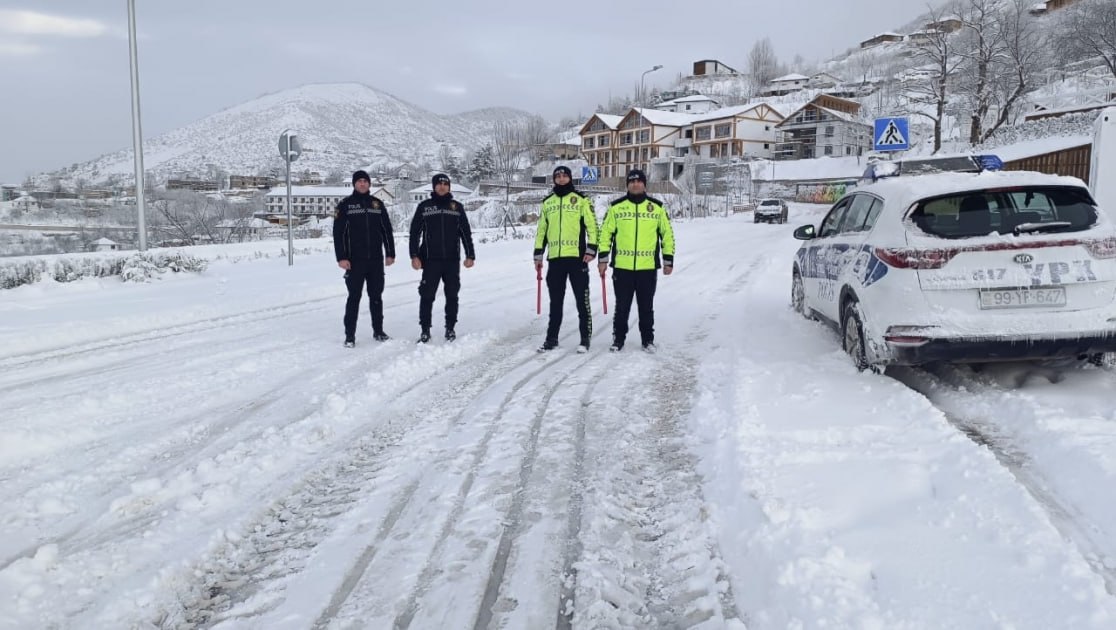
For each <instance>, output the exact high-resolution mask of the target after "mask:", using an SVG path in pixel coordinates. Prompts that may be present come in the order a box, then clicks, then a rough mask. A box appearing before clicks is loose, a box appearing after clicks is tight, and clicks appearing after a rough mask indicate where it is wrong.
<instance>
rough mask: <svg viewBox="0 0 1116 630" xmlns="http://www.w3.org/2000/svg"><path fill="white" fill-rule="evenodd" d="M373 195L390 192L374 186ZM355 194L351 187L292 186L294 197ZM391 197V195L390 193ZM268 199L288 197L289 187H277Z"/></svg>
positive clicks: (370, 190) (268, 194) (269, 194)
mask: <svg viewBox="0 0 1116 630" xmlns="http://www.w3.org/2000/svg"><path fill="white" fill-rule="evenodd" d="M369 192H371V193H372V194H373V195H375V194H378V193H380V192H388V191H387V189H386V188H384V187H383V186H373V187H371V188H370V189H369ZM351 194H353V188H352V187H351V186H291V196H292V197H338V198H341V197H348V196H349V195H351ZM388 194H389V195H390V194H391V193H390V192H388ZM267 196H268V197H286V196H287V187H286V186H276V187H275V188H272V189H271V191H270V192H268V193H267Z"/></svg>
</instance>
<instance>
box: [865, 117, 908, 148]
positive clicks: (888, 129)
mask: <svg viewBox="0 0 1116 630" xmlns="http://www.w3.org/2000/svg"><path fill="white" fill-rule="evenodd" d="M875 127H876V129H875V133H874V134H872V150H874V151H906V150H907V149H909V148H911V135H910V121H909V120H908V119H907V118H905V117H892V118H877V119H876V125H875Z"/></svg>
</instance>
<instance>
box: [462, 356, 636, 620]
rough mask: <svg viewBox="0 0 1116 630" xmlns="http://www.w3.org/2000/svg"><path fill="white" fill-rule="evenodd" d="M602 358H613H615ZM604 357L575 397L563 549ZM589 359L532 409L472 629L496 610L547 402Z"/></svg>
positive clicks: (571, 532)
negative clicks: (588, 412) (570, 491)
mask: <svg viewBox="0 0 1116 630" xmlns="http://www.w3.org/2000/svg"><path fill="white" fill-rule="evenodd" d="M593 358H596V357H593ZM604 358H613V359H615V358H616V357H604ZM604 358H602V359H601V362H604V363H605V365H604V366H602V367H601V369H599V370H597V371H596V372H594V373H593V375H592V376H591V377H590V378H589V383H588V385H586V387H585V393H584V394H582V396H580V397H579V399H578V415H577V421H576V428H575V438H574V467H573V475H572V479H571V480H570V481H571V482H572V483H571V485H572V486H573V488H574V496H573V497H571V499H570V501H571V509H570V510H568V512H569V514H570V516H568V518H567V527H568V528H570V529H568V530H567V535H566V544H565V545H563V547H564V548H566V549H571V548H574V547H575V545H574V544H572V542H571V538H572V537H574V536H576V534H575V533H574V529H573V528H574V527H577V524H578V523H580V507H578V508H577V509H576V510H575V509H573V504H574V503H575V502H576V501H578V500H580V497H579V496H578V495H579V491H578V490H577V488H578V485H579V482H580V476H579V472H580V470H581V468H582V466H583V465H584V454H585V444H584V440H585V415H586V409H587V407H588V404H589V399H590V397H591V396H592V392H593V391H594V389H595V387H596V384H597V383H599V382H600V380H601V376H602V375H603V374H604V372H606V371H607V370H608V368H609V366H611V365H612V364H613V363H614V361H604ZM590 361H591V359H587V360H585V361H582V362H581V363H580V364H579V365H577V366H574V367H572V368H570V371H569V372H567V373H566V375H565V376H563V377H562V378H561V379H559V380H558V382H556V383H554V385H553V387H551V388H550V389H549V390H548V391H547V392H546V394H545V395H544V396H543V399H542V401H541V403H540V404H539V406H538V408H537V409H536V411H535V417H534V418H533V419H532V422H531V429H530V434H529V435H530V438H529V443H528V446H527V448H526V449H525V452H526V455H525V456H524V458H523V461H522V463H521V464H520V467H519V479H518V484H517V485H516V490H515V492H514V498H513V500H512V505H511V508H510V509H509V510H508V513H507V515H506V517H505V518H504V522H505V525H504V527H503V528H502V531H501V533H500V541H499V542H498V543H497V545H496V556H495V558H494V559H493V563H492V569H491V570H490V571H489V574H488V581H487V583H486V585H485V589H484V595H483V596H482V597H481V605H480V609H479V611H478V614H477V617H476V621H475V622H474V623H473V628H474V629H475V630H482V629H486V628H489V627H490V626H491V625H492V620H493V617H494V615H495V613H496V611H495V604H496V600H497V598H498V597H499V595H500V592H501V588H502V587H503V586H504V582H505V579H506V574H507V568H508V560H509V558H510V556H511V552H512V544H513V542H515V541H516V540H517V539H518V537H519V536H520V535H521V534H522V521H523V509H524V505H525V504H526V500H527V496H528V492H527V489H528V487H529V486H530V483H531V475H532V473H533V472H534V469H535V465H536V463H537V460H538V449H539V434H540V432H541V430H542V422H543V420H544V418H545V417H546V412H547V410H548V409H549V407H550V401H551V399H552V398H553V397H554V395H555V394H556V393H557V392H558V390H559V389H560V388H561V387H563V386H564V385H565V384H566V382H567V381H568V380H569V379H570V378H571V377H574V376H581V374H578V373H577V372H578V369H579V368H581V367H583V366H585V365H586V364H587V363H589V362H590ZM558 481H561V480H558ZM548 482H550V483H554V482H555V480H553V479H548ZM575 512H576V514H577V516H576V521H575V520H574V519H575V517H574V516H573V514H574V513H575ZM564 581H565V580H563V582H564Z"/></svg>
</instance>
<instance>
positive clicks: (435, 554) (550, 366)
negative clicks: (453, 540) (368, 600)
mask: <svg viewBox="0 0 1116 630" xmlns="http://www.w3.org/2000/svg"><path fill="white" fill-rule="evenodd" d="M603 333H604V329H598V330H596V331H595V332H594V334H593V338H594V339H595V340H596V339H597V338H599V337H600V336H602V335H603ZM571 336H572V335H571ZM573 356H575V357H580V359H579V360H575V361H574V366H573V367H571V368H569V369H570V371H569V372H568V373H567V374H566V375H565V376H563V377H562V378H561V379H559V380H558V381H557V382H554V383H550V384H548V385H546V386H545V393H544V394H543V396H542V403H541V404H540V406H539V409H538V411H536V413H535V416H534V418H533V419H532V423H531V429H530V431H529V438H528V447H527V449H526V450H525V453H526V454H525V455H524V459H523V460H522V461H521V462H520V472H521V474H520V477H519V483H520V484H524V483H526V479H527V478H528V477H529V476H530V466H533V464H534V458H535V457H536V456H537V453H538V449H537V438H538V429H539V425H540V423H541V422H542V420H543V417H544V415H545V412H546V408H547V406H548V405H549V403H550V399H551V398H552V397H553V396H554V394H555V392H557V391H558V389H559V387H560V386H561V384H562V383H564V382H565V381H566V379H568V378H569V377H570V376H571V375H572V374H573V373H574V372H576V371H577V368H580V367H582V366H584V365H585V364H586V363H588V362H589V361H591V360H592V359H593V358H595V357H596V356H597V355H596V354H586V355H573ZM566 359H569V357H560V358H559V359H558V360H556V361H547V362H546V363H545V364H543V365H542V366H540V367H538V368H536V369H534V370H532V371H531V372H529V373H528V374H527V375H526V376H524V377H523V378H521V379H520V380H519V381H517V382H516V383H515V384H513V385H512V387H511V389H510V390H509V391H508V392H507V394H506V395H505V396H504V398H503V400H502V401H501V402H500V405H499V407H498V408H497V409H496V413H494V414H493V417H492V420H490V421H489V425H488V428H487V430H486V431H485V433H484V436H483V438H482V439H481V441H480V443H479V444H478V445H477V448H476V449H475V450H474V451H473V456H472V460H471V462H470V466H469V472H468V473H467V474H466V475H465V477H464V479H463V480H462V482H461V485H460V487H459V489H458V491H457V495H456V498H455V500H454V504H453V508H452V510H451V511H450V514H449V517H448V518H447V520H446V521H445V523H444V525H443V527H442V529H441V531H440V533H439V536H438V539H437V541H436V542H435V543H434V546H433V547H432V548H431V550H430V553H429V555H428V557H427V560H426V562H425V563H424V564H423V568H422V571H421V572H420V573H419V578H418V581H417V582H416V584H415V587H414V589H412V591H411V593H410V595H409V596H408V597H407V600H406V602H407V603H406V604H405V605H404V606H403V612H402V613H400V614H399V615H398V616H397V617H396V619H395V622H394V623H393V626H392V627H393V628H396V629H400V630H404V629H406V628H409V627H410V625H411V622H412V620H413V619H414V616H415V613H416V612H418V607H419V602H420V601H421V599H422V597H423V595H424V594H425V593H426V591H427V590H428V589H429V588H430V586H431V583H432V582H433V579H434V576H435V573H436V572H437V571H438V566H439V564H438V563H437V562H436V560H437V559H438V558H439V556H440V555H441V553H442V549H443V548H444V546H445V544H446V541H447V540H449V538H450V536H451V535H452V533H453V531H454V528H455V527H456V526H457V524H458V522H459V521H460V519H461V515H462V514H463V513H464V511H465V507H466V505H465V504H466V499H468V497H469V492H470V491H471V490H472V487H473V484H474V482H475V480H476V478H477V476H478V471H479V469H480V467H481V465H482V463H483V462H484V460H485V458H486V457H487V456H488V452H489V447H490V444H491V442H492V439H493V437H495V435H496V433H497V431H499V430H500V428H501V427H502V425H503V422H502V420H503V419H504V418H505V416H506V414H507V413H508V409H509V407H510V406H511V404H512V402H513V401H515V399H516V396H517V394H519V393H520V392H521V391H522V390H523V389H524V388H526V387H527V386H528V385H529V384H530V383H532V382H534V381H535V380H536V379H537V378H538V377H539V376H540V375H544V374H546V373H547V372H550V371H552V370H554V369H555V368H556V367H557V364H559V363H561V362H563V360H566ZM524 471H526V473H527V474H526V476H525V475H524V474H522V473H523V472H524ZM524 490H525V488H524V486H523V485H519V486H517V487H516V489H515V490H514V491H513V495H514V499H513V505H512V508H511V511H510V514H509V518H513V519H515V520H513V521H511V522H510V523H509V525H506V526H505V527H504V534H505V535H506V534H507V532H508V531H509V529H513V528H514V529H517V528H518V522H517V519H518V516H517V515H516V514H517V512H516V511H517V510H521V509H522V501H523V495H524ZM516 506H518V507H516ZM504 544H506V545H507V548H506V549H503V553H504V556H503V566H501V561H500V555H499V554H500V550H501V548H502V545H504ZM510 545H511V538H506V540H505V539H504V537H503V536H502V540H501V543H500V544H499V545H498V546H497V557H496V560H495V566H494V569H493V571H499V572H500V576H499V578H500V579H502V572H503V568H504V567H506V563H507V551H508V549H510ZM492 579H493V574H492V573H491V572H490V579H489V582H488V588H491V589H492V591H493V592H492V593H491V598H492V601H495V595H496V594H497V592H498V588H499V583H498V582H497V583H496V584H495V585H493V584H492ZM488 588H486V591H485V594H484V595H483V596H482V610H481V612H480V613H479V616H478V618H477V623H478V624H479V623H480V622H481V617H482V616H483V615H484V611H483V606H484V604H485V603H487V605H488V606H489V609H490V608H491V603H492V601H488V598H489V593H488ZM489 614H491V610H489ZM477 627H482V626H477Z"/></svg>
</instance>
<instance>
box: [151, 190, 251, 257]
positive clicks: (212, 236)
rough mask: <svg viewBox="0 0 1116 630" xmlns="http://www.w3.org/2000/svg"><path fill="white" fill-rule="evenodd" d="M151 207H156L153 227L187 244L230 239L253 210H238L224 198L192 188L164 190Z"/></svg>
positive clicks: (244, 225) (220, 241)
mask: <svg viewBox="0 0 1116 630" xmlns="http://www.w3.org/2000/svg"><path fill="white" fill-rule="evenodd" d="M243 205H245V206H246V205H247V204H243ZM151 207H152V208H153V209H154V210H155V216H154V217H153V220H152V223H153V227H158V228H161V229H162V231H163V232H164V233H167V234H170V235H172V236H173V237H174V238H175V240H178V241H181V242H182V243H184V244H186V245H196V244H198V242H199V241H203V242H210V243H224V242H228V241H229V240H231V239H232V237H233V236H234V235H235V234H236V233H237V232H238V228H240V230H242V229H243V228H244V227H246V226H247V225H248V220H249V219H251V213H250V212H238V211H237V210H236V208H234V207H231V205H230V204H228V203H227V202H225V201H222V200H218V199H214V198H212V197H210V196H209V195H204V194H199V193H195V192H189V191H177V192H169V193H164V194H161V195H159V197H158V198H157V199H155V200H153V201H152V202H151ZM230 221H231V222H232V223H231V225H230V223H228V222H230Z"/></svg>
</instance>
